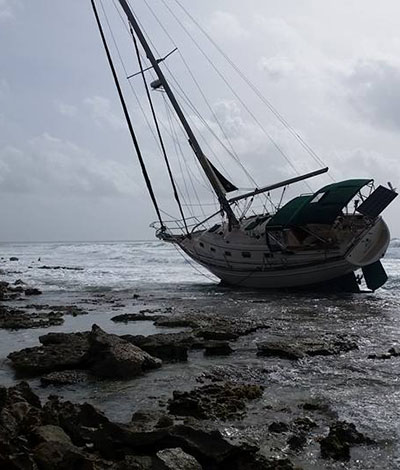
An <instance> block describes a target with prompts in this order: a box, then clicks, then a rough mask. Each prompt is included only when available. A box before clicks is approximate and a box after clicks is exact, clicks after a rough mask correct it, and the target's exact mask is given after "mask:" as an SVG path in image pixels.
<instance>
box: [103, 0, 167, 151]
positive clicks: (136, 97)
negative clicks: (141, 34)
mask: <svg viewBox="0 0 400 470" xmlns="http://www.w3.org/2000/svg"><path fill="white" fill-rule="evenodd" d="M112 1H113V5H114V8H115V9H116V10H117V13H118V16H119V17H120V19H121V21H122V23H123V25H124V26H125V28H126V30H127V32H128V34H129V28H128V27H127V25H126V23H125V21H124V19H123V17H122V15H121V12H120V11H119V9H118V7H117V5H116V4H115V0H112ZM100 2H101V7H102V10H103V14H104V16H105V18H106V22H107V25H108V29H109V31H110V34H111V38H112V40H113V43H114V47H115V49H116V51H117V54H118V57H119V60H120V62H121V66H122V68H123V70H124V74H125V76H127V75H128V71H127V69H126V67H125V62H124V60H123V58H122V54H121V52H120V50H119V47H118V43H117V41H116V39H115V36H114V33H113V30H112V28H111V25H110V22H109V20H108V17H107V14H106V12H105V9H104V5H103V2H102V0H100ZM128 84H129V87H130V89H131V92H132V94H133V96H134V97H135V100H136V103H137V105H138V106H139V109H140V111H141V113H142V115H143V117H144V120H145V122H146V125H147V127H148V128H149V130H150V132H151V134H152V136H153V139H154V141H155V143H156V145H157V147H160V143H159V141H158V139H157V137H156V134H155V132H154V130H153V127H152V125H151V124H150V121H149V119H148V117H147V114H146V112H145V110H144V108H143V106H142V103H141V102H140V99H139V97H138V95H137V93H136V91H135V89H134V88H133V85H132V83H131V82H130V81H129V80H128Z"/></svg>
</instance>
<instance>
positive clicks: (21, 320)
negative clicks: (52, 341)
mask: <svg viewBox="0 0 400 470" xmlns="http://www.w3.org/2000/svg"><path fill="white" fill-rule="evenodd" d="M63 322H64V320H63V318H62V313H59V312H28V311H26V310H22V309H17V308H10V307H6V306H4V305H0V328H4V329H7V330H21V329H27V328H48V327H49V326H57V325H62V323H63Z"/></svg>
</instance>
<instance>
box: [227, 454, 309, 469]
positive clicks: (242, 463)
mask: <svg viewBox="0 0 400 470" xmlns="http://www.w3.org/2000/svg"><path fill="white" fill-rule="evenodd" d="M231 468H232V469H235V470H295V467H294V466H293V464H292V462H291V461H290V460H289V459H267V458H266V457H264V456H262V455H252V456H250V458H245V459H243V458H240V459H237V460H236V461H235V463H234V466H232V467H231ZM224 470H230V468H228V467H224ZM296 470H301V469H300V468H299V467H296Z"/></svg>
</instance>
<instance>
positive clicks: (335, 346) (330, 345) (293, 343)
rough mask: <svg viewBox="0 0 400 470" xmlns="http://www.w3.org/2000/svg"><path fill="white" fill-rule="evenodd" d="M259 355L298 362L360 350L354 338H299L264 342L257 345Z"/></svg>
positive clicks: (341, 336)
mask: <svg viewBox="0 0 400 470" xmlns="http://www.w3.org/2000/svg"><path fill="white" fill-rule="evenodd" d="M257 348H258V353H257V354H258V355H259V356H265V357H279V358H281V359H289V360H298V359H303V358H304V357H307V356H310V357H313V356H335V355H339V354H342V353H347V352H350V351H354V350H357V349H358V345H357V343H356V341H355V339H354V337H353V336H349V337H346V336H344V335H340V336H336V337H326V338H322V339H321V340H316V341H312V340H310V339H305V340H303V341H299V339H297V338H286V339H285V341H263V342H261V343H259V344H257Z"/></svg>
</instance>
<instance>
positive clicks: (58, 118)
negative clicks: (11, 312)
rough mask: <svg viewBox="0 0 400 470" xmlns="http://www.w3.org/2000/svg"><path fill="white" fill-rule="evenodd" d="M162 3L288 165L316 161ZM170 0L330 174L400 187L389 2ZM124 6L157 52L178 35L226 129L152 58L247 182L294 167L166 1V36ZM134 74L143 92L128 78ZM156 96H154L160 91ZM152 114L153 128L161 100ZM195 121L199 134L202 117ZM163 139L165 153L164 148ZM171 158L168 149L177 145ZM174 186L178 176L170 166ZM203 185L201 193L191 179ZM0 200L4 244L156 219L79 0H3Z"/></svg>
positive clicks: (154, 164) (397, 41)
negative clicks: (237, 162)
mask: <svg viewBox="0 0 400 470" xmlns="http://www.w3.org/2000/svg"><path fill="white" fill-rule="evenodd" d="M164 1H165V2H166V3H167V5H168V6H170V8H171V9H172V11H173V12H174V13H175V14H176V15H177V16H178V17H179V18H180V20H181V22H182V23H183V25H184V26H185V28H186V30H187V31H188V32H189V33H190V35H191V36H192V37H193V38H194V39H195V40H196V41H197V42H198V44H200V45H201V47H202V48H203V50H204V51H205V52H206V55H207V57H208V58H209V59H210V61H211V62H212V63H213V64H216V65H217V66H218V67H220V70H221V71H222V73H223V74H224V76H226V77H227V78H228V82H229V84H230V85H231V86H232V87H233V89H234V90H235V92H237V93H238V94H239V95H240V96H241V97H242V98H243V100H244V102H245V103H246V106H248V107H249V108H251V110H252V112H253V114H254V115H255V116H256V117H257V119H258V120H259V121H260V122H261V123H262V124H263V126H264V128H265V129H266V132H267V133H268V134H269V135H272V136H273V138H274V140H275V141H276V142H277V143H278V145H279V147H280V148H282V149H283V151H284V152H285V155H288V156H289V157H290V159H291V162H292V164H293V165H294V166H295V167H296V169H297V170H298V171H300V172H302V171H312V170H314V169H316V168H318V164H317V163H316V162H314V161H313V160H312V159H311V158H310V156H309V155H307V154H306V153H304V152H303V151H302V149H301V148H300V147H299V146H296V145H297V144H296V143H295V142H293V139H291V138H290V136H289V135H288V133H287V132H286V131H285V130H284V129H283V128H282V126H281V125H280V123H279V122H278V121H277V120H276V119H275V118H274V117H273V116H272V115H271V113H269V112H268V110H267V109H266V108H265V107H264V106H263V105H262V104H261V102H259V101H258V100H257V99H256V97H255V96H254V94H252V93H251V91H250V90H249V89H248V88H246V87H245V85H244V83H243V82H242V81H241V80H240V79H239V78H238V77H237V76H235V75H234V74H233V73H232V72H233V71H232V69H230V68H229V67H228V66H227V64H226V63H224V62H223V61H222V58H221V56H220V55H219V54H218V53H217V51H216V50H215V49H213V47H212V45H211V44H210V43H209V42H207V40H206V38H205V37H204V36H203V35H202V34H201V32H200V31H199V30H197V29H196V28H195V26H194V24H193V23H191V21H190V20H189V18H188V17H186V16H185V15H184V13H183V11H182V10H181V9H180V8H179V7H178V6H177V4H176V3H175V0H164ZM103 3H104V6H105V8H106V12H107V18H108V19H109V21H110V23H111V25H112V29H113V31H114V34H115V35H116V38H117V40H118V41H119V40H121V41H120V47H121V53H122V56H123V59H124V63H125V67H126V69H127V72H128V73H133V72H136V71H137V68H138V66H137V63H135V61H134V56H133V54H132V46H131V44H128V42H127V40H128V39H129V38H128V35H127V34H126V31H125V30H124V25H123V24H122V23H121V22H120V19H119V17H118V15H117V13H116V11H115V9H114V6H113V1H112V0H103ZM181 3H182V4H183V5H184V6H185V7H186V8H187V9H188V11H189V12H190V13H191V14H192V15H193V16H194V17H195V19H196V20H197V21H198V22H199V23H200V24H201V25H202V26H203V27H204V28H205V30H206V31H207V32H208V33H209V34H210V36H211V37H212V38H213V39H214V40H215V41H216V42H217V43H218V44H219V45H220V46H221V47H222V49H223V50H224V51H226V52H227V54H228V55H229V56H230V57H231V58H232V60H233V61H234V62H235V64H236V65H237V66H238V67H239V68H240V69H242V70H243V71H245V73H246V74H247V75H248V76H249V77H251V79H252V81H253V82H254V83H255V84H256V86H257V87H259V88H260V90H261V91H262V93H263V94H264V95H265V96H266V97H267V98H268V99H269V100H270V101H271V102H272V103H273V105H274V106H275V107H276V108H277V109H278V110H279V112H280V113H281V114H282V115H283V116H284V117H285V119H286V120H287V121H288V122H289V123H290V124H291V126H292V127H293V128H294V129H295V130H296V132H298V133H299V134H301V135H302V136H303V137H304V139H305V140H306V141H307V143H308V144H310V145H311V147H312V148H313V149H314V150H315V151H316V152H317V154H318V155H319V156H320V158H321V159H322V160H323V161H324V162H325V163H326V164H327V165H328V166H329V167H330V168H331V174H332V177H333V178H334V179H335V180H340V179H348V178H354V177H371V178H375V180H376V182H377V183H379V184H386V183H387V181H391V182H392V183H393V185H394V186H400V165H399V158H400V132H399V131H400V28H399V24H398V19H399V17H400V4H399V2H398V0H382V1H381V2H376V1H373V0H337V1H335V2H322V1H321V0H279V1H276V0H247V1H246V2H245V4H244V3H243V1H242V0H240V1H239V0H220V1H218V2H216V1H211V0H203V1H201V2H193V1H192V0H181ZM132 4H134V6H135V11H136V12H137V14H138V16H139V17H140V20H141V22H142V23H143V26H144V28H145V30H146V31H147V32H148V33H149V35H150V36H151V38H152V40H153V41H154V44H155V46H156V48H157V50H158V52H159V53H160V54H163V55H164V54H167V53H168V52H169V51H170V50H172V49H173V48H174V47H175V44H176V45H177V46H178V47H179V52H180V53H182V54H183V55H184V57H185V58H186V60H187V62H188V63H189V64H190V65H191V66H192V73H193V74H194V75H195V76H196V79H197V80H198V81H199V82H200V83H201V85H202V89H203V91H204V93H205V94H206V95H207V96H208V97H209V100H210V104H211V107H212V109H213V113H214V114H215V115H216V116H218V118H219V119H220V121H221V123H222V124H223V125H224V129H225V131H224V134H223V135H222V134H221V131H220V129H219V127H218V126H217V125H216V124H215V122H214V117H213V115H212V114H211V112H210V110H209V109H208V108H207V106H206V105H205V103H204V102H203V100H202V96H201V95H200V94H199V92H198V90H197V89H196V87H195V86H194V83H193V81H192V78H191V76H190V74H189V72H188V71H187V69H186V68H185V67H184V63H183V62H182V59H181V56H180V55H179V53H175V54H174V55H173V56H172V57H171V58H170V59H168V62H167V65H163V66H164V67H168V70H173V71H174V75H175V77H177V78H178V80H179V82H180V84H181V85H182V86H183V87H185V91H186V92H187V93H188V95H189V96H190V97H191V99H193V101H195V102H196V103H197V102H198V106H199V109H200V111H201V112H202V114H203V115H204V118H205V119H206V120H207V123H208V124H209V126H210V127H211V128H213V129H214V131H215V132H216V133H217V134H219V136H220V138H221V139H222V140H223V141H224V143H225V144H226V145H227V146H228V145H230V144H232V146H233V147H234V148H235V152H236V153H237V155H238V156H239V157H240V159H241V161H242V162H243V163H244V164H245V165H246V167H247V168H248V169H249V171H250V172H251V173H252V175H253V176H254V178H255V180H256V183H257V184H260V185H265V184H268V183H271V182H274V181H275V180H276V179H277V178H278V179H279V178H281V177H284V178H286V177H288V175H290V176H294V171H293V169H292V167H291V166H290V165H289V164H288V163H287V162H286V160H285V158H283V157H282V155H280V154H279V152H277V150H276V148H275V147H274V145H273V144H271V142H270V141H269V140H268V138H267V136H266V134H265V133H264V132H263V131H261V130H260V128H259V127H258V126H257V125H256V123H255V122H254V120H253V119H252V118H251V117H250V115H249V114H248V113H247V112H246V110H245V109H243V107H242V106H241V105H240V103H239V102H238V100H237V98H236V97H235V96H234V95H233V94H232V93H231V92H230V91H229V90H228V91H227V90H226V87H224V86H222V85H223V82H222V81H221V79H220V77H218V76H217V75H216V74H215V73H214V71H213V70H212V67H210V64H209V63H208V62H207V60H206V59H205V58H204V57H203V56H202V54H201V52H200V51H199V49H197V48H196V46H195V45H194V43H193V42H192V41H191V40H190V38H189V37H188V36H187V35H186V33H185V31H184V30H182V29H181V26H180V25H179V24H178V23H177V22H176V21H175V20H174V19H173V17H172V16H171V15H170V13H169V12H168V10H166V8H165V5H164V4H163V2H162V1H161V0H151V1H150V4H151V6H152V8H153V9H154V10H155V11H156V12H157V15H158V16H159V18H160V20H161V22H162V24H163V25H164V26H165V28H166V31H167V32H165V31H162V30H161V29H160V28H159V25H158V24H157V23H156V22H155V20H154V18H153V16H152V14H151V12H150V11H149V10H148V8H147V6H146V4H145V2H144V0H135V1H133V2H132ZM102 18H103V19H104V16H102ZM171 38H173V40H174V42H172V40H171ZM110 45H111V46H113V44H112V41H110ZM113 52H114V56H115V58H116V64H117V66H118V70H119V73H120V76H121V80H122V81H123V83H124V88H125V90H126V92H127V99H128V101H129V103H130V104H131V113H132V117H133V121H134V125H135V128H136V130H137V132H138V136H139V138H140V139H141V144H142V147H143V149H144V153H145V156H146V158H147V161H148V164H149V169H150V171H151V174H152V178H153V181H154V185H155V187H156V189H157V195H158V197H159V199H160V202H161V204H162V205H164V206H165V208H166V209H167V210H169V208H170V206H171V202H170V200H171V199H172V198H171V197H170V195H169V194H170V193H169V191H168V186H167V184H166V178H165V174H164V173H163V171H162V170H161V165H160V158H161V157H160V155H159V154H158V153H157V151H156V148H155V145H154V142H153V141H152V137H151V135H150V134H149V132H148V131H147V129H146V126H145V123H144V119H143V116H142V115H141V113H140V110H139V108H138V106H137V103H136V101H135V99H134V97H133V95H132V92H131V90H130V88H129V87H128V86H127V83H128V82H127V80H126V79H125V77H124V71H123V70H122V68H121V64H120V62H119V60H118V56H117V54H116V53H115V52H116V51H115V49H114V48H113ZM165 70H166V71H167V69H165ZM138 80H139V81H138ZM130 83H131V84H132V86H133V88H134V90H135V91H136V93H137V94H138V95H139V96H141V97H142V96H144V94H143V90H142V88H141V84H140V77H137V78H135V79H133V80H131V82H130ZM155 100H156V104H161V105H163V98H162V97H161V95H160V94H157V96H156V97H155ZM196 100H197V101H196ZM160 117H161V120H162V121H163V125H165V123H166V122H167V114H165V108H164V111H161V114H160ZM193 119H194V124H195V125H196V128H198V129H199V131H203V130H204V129H203V127H204V126H203V125H202V124H201V122H199V121H198V120H197V121H196V119H195V118H194V117H193ZM205 135H207V134H205ZM225 137H228V138H229V142H230V144H229V143H228V142H227V141H225ZM206 141H207V144H208V145H209V146H210V152H211V149H213V150H215V152H216V155H217V157H218V162H217V161H215V160H214V162H215V163H218V165H219V166H220V169H221V167H224V168H225V169H226V170H227V173H228V174H229V175H230V176H231V177H233V179H234V180H235V183H237V184H238V185H239V186H240V187H250V186H251V184H250V183H249V181H248V180H246V179H245V178H244V175H243V173H241V172H240V168H239V167H237V166H235V165H234V164H233V163H232V159H230V158H229V157H228V155H227V154H226V152H225V153H224V152H223V151H221V153H220V154H219V150H218V146H217V145H216V143H215V142H214V141H213V140H212V138H208V137H206ZM169 150H171V151H172V153H173V150H174V147H173V146H171V147H170V148H169ZM186 150H187V149H186ZM171 158H172V160H173V161H175V160H174V158H175V159H176V156H174V155H173V156H172V157H171ZM189 158H192V157H191V156H190V157H189ZM236 167H237V168H236ZM194 171H195V170H193V172H194ZM193 178H194V180H195V182H196V180H197V179H200V176H199V175H195V174H194V175H193ZM178 182H179V184H180V187H181V188H182V187H183V184H184V183H183V181H180V180H179V176H178ZM199 182H200V183H201V181H199ZM329 182H330V180H329V179H327V178H326V177H321V178H319V179H316V180H313V181H312V189H318V187H321V186H323V185H324V184H327V183H329ZM298 191H300V192H304V191H305V187H304V186H302V185H299V187H298ZM199 194H200V196H203V197H205V198H206V199H207V200H209V199H210V198H209V196H208V194H207V192H206V191H205V190H203V189H201V188H200V189H199ZM279 196H280V195H277V197H278V199H279ZM0 197H1V204H0V221H1V224H0V241H39V240H118V239H132V240H135V239H136V240H138V239H151V238H152V237H153V231H152V230H151V229H149V228H148V226H149V224H150V223H151V222H152V221H153V220H155V214H154V210H153V208H152V206H151V204H150V200H149V198H148V196H147V193H146V189H145V186H144V183H143V180H142V177H141V174H140V170H139V167H138V164H137V163H136V157H135V154H134V152H133V149H132V144H131V142H130V140H129V135H128V132H127V128H126V125H125V122H124V120H123V116H122V113H121V110H120V104H119V102H118V96H117V94H116V92H115V87H114V85H113V82H112V78H111V74H110V71H109V68H108V65H107V62H106V59H105V55H104V50H103V49H102V45H101V42H100V38H99V33H98V31H97V29H96V25H95V22H94V19H93V13H92V11H91V6H90V1H89V0H69V1H68V2H65V1H61V0H52V1H48V0H35V1H32V0H0ZM206 202H207V201H206ZM398 207H399V206H398V202H395V203H394V204H393V205H392V207H390V208H389V209H388V210H387V211H386V212H385V215H386V219H387V221H388V223H389V225H390V228H391V231H392V235H393V236H400V218H399V217H398V216H397V214H398ZM171 210H172V209H171Z"/></svg>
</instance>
